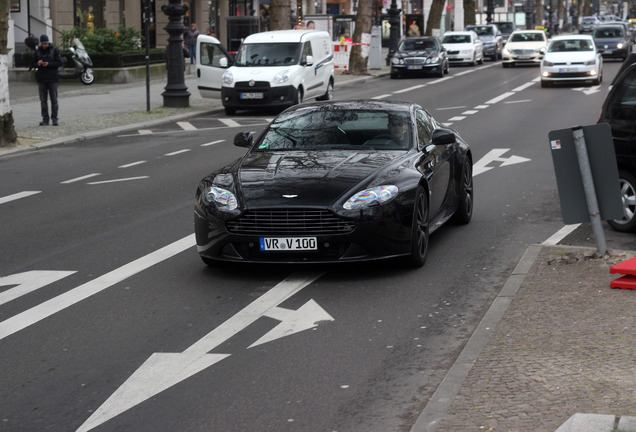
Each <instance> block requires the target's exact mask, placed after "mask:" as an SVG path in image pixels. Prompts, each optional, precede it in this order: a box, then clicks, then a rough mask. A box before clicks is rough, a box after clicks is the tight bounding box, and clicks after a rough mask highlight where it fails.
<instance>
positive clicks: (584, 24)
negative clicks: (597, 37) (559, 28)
mask: <svg viewBox="0 0 636 432" xmlns="http://www.w3.org/2000/svg"><path fill="white" fill-rule="evenodd" d="M601 22H602V21H601V20H600V19H598V17H595V16H586V17H583V18H581V22H580V23H579V33H592V32H593V31H594V29H595V28H596V26H598V25H600V24H601Z"/></svg>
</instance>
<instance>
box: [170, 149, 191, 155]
mask: <svg viewBox="0 0 636 432" xmlns="http://www.w3.org/2000/svg"><path fill="white" fill-rule="evenodd" d="M189 151H190V149H183V150H178V151H176V152H172V153H166V154H165V155H164V156H176V155H178V154H181V153H187V152H189Z"/></svg>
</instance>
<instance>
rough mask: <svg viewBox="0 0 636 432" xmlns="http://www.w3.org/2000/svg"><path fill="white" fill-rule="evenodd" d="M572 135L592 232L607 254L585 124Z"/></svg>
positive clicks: (599, 245)
mask: <svg viewBox="0 0 636 432" xmlns="http://www.w3.org/2000/svg"><path fill="white" fill-rule="evenodd" d="M572 136H573V137H574V148H575V150H576V156H577V158H578V160H579V169H580V170H581V179H582V180H583V189H584V191H585V200H586V201H587V210H588V211H589V213H590V222H591V223H592V233H593V234H594V239H595V240H596V248H597V249H598V251H599V253H600V254H601V255H605V252H607V244H606V242H605V233H604V232H603V226H602V225H601V212H600V210H599V207H598V201H597V200H596V190H595V189H594V179H593V177H592V168H591V167H590V159H589V157H588V155H587V147H586V145H585V135H584V134H583V126H577V127H575V128H572Z"/></svg>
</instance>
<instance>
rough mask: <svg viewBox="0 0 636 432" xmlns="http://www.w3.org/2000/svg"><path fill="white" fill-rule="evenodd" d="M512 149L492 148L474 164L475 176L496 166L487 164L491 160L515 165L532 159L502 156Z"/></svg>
mask: <svg viewBox="0 0 636 432" xmlns="http://www.w3.org/2000/svg"><path fill="white" fill-rule="evenodd" d="M509 150H510V149H492V150H490V151H489V152H488V153H486V155H485V156H484V157H482V158H481V159H479V160H478V161H477V162H475V163H474V164H473V177H474V176H476V175H479V174H481V173H484V172H486V171H490V170H491V169H493V168H494V167H489V166H487V165H488V164H489V163H491V162H502V164H501V165H500V166H502V167H503V166H507V165H514V164H518V163H523V162H530V160H531V159H528V158H524V157H521V156H514V155H513V156H510V157H507V158H504V157H501V156H502V155H503V154H504V153H506V152H507V151H509Z"/></svg>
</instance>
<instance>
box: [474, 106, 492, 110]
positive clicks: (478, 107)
mask: <svg viewBox="0 0 636 432" xmlns="http://www.w3.org/2000/svg"><path fill="white" fill-rule="evenodd" d="M489 106H490V105H477V106H476V107H475V109H478V110H483V109H486V108H488V107H489Z"/></svg>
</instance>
